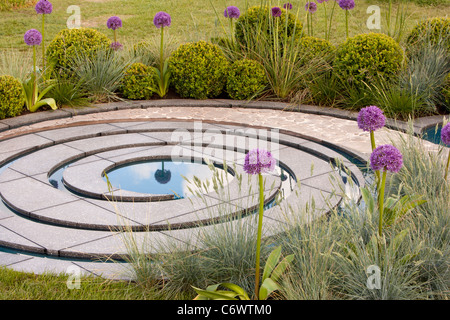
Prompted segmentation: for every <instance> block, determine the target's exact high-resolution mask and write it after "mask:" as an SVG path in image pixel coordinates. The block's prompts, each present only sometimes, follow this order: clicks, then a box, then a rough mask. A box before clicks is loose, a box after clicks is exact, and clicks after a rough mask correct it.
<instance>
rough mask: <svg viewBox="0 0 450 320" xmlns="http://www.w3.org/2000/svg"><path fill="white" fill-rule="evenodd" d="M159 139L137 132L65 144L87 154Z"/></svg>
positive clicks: (146, 143) (152, 142)
mask: <svg viewBox="0 0 450 320" xmlns="http://www.w3.org/2000/svg"><path fill="white" fill-rule="evenodd" d="M159 143H160V141H159V140H156V139H152V138H150V137H146V136H144V135H141V134H137V133H129V134H118V135H111V136H101V137H94V138H87V139H80V140H77V141H71V142H67V143H65V145H67V146H70V147H72V148H75V149H78V150H80V151H83V152H86V154H87V155H90V154H93V153H98V152H103V151H109V150H112V149H118V148H125V147H138V146H144V145H148V146H149V145H156V144H159Z"/></svg>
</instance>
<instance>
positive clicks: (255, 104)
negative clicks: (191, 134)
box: [0, 99, 448, 135]
mask: <svg viewBox="0 0 450 320" xmlns="http://www.w3.org/2000/svg"><path fill="white" fill-rule="evenodd" d="M162 107H219V108H254V109H273V110H282V111H287V112H302V113H307V114H315V115H324V116H331V117H335V118H341V119H346V120H355V121H356V118H357V116H358V112H355V111H348V110H342V109H337V108H330V107H319V106H312V105H293V104H289V103H285V102H274V101H240V100H229V99H209V100H194V99H161V100H135V101H129V100H127V101H119V102H110V103H103V104H94V105H92V106H90V107H82V108H62V109H58V110H49V111H40V112H36V113H30V114H26V115H22V116H17V117H14V118H7V119H3V120H0V132H3V131H7V130H10V129H15V128H19V127H22V126H27V125H31V124H35V123H39V122H42V121H46V120H56V119H63V118H71V117H74V116H77V115H85V114H91V113H100V112H108V111H117V110H124V109H147V108H162ZM445 117H448V115H447V116H442V115H435V116H429V117H422V118H418V119H416V120H414V123H413V129H414V133H415V134H416V135H420V134H422V133H423V131H424V130H425V129H427V128H429V127H433V126H436V125H437V124H441V123H442V122H443V120H444V118H445ZM386 127H388V128H390V129H394V130H398V131H402V132H406V131H407V130H408V123H407V122H405V121H400V120H393V119H388V120H387V123H386Z"/></svg>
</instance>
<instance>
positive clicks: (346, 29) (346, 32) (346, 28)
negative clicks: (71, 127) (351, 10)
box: [345, 10, 348, 39]
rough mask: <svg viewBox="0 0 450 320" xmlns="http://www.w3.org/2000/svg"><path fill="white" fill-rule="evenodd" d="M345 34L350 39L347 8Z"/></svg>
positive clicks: (346, 11)
mask: <svg viewBox="0 0 450 320" xmlns="http://www.w3.org/2000/svg"><path fill="white" fill-rule="evenodd" d="M345 34H346V36H347V39H348V10H345Z"/></svg>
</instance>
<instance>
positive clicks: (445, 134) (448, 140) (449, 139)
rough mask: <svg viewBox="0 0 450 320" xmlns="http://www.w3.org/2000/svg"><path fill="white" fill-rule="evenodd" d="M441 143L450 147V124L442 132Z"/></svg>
mask: <svg viewBox="0 0 450 320" xmlns="http://www.w3.org/2000/svg"><path fill="white" fill-rule="evenodd" d="M441 141H442V142H443V143H444V144H446V145H449V146H450V122H449V123H447V124H446V125H445V126H444V127H443V128H442V130H441Z"/></svg>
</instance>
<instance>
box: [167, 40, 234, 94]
mask: <svg viewBox="0 0 450 320" xmlns="http://www.w3.org/2000/svg"><path fill="white" fill-rule="evenodd" d="M228 67H229V62H228V60H227V59H226V58H225V56H224V54H223V52H222V50H221V49H220V48H219V47H218V46H217V45H215V44H212V43H209V42H206V41H198V42H194V43H187V44H183V45H181V46H179V47H178V49H177V50H175V51H174V52H173V53H172V55H171V56H170V58H169V70H170V83H171V85H172V86H173V88H174V89H175V92H176V93H178V94H179V95H180V96H181V97H183V98H193V99H208V98H213V97H217V96H218V95H220V94H221V93H222V91H223V89H224V87H225V84H226V81H227V72H228Z"/></svg>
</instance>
